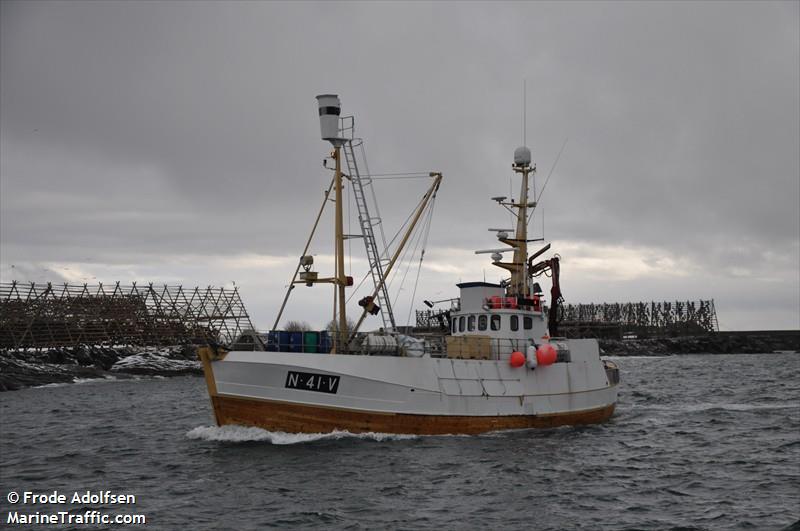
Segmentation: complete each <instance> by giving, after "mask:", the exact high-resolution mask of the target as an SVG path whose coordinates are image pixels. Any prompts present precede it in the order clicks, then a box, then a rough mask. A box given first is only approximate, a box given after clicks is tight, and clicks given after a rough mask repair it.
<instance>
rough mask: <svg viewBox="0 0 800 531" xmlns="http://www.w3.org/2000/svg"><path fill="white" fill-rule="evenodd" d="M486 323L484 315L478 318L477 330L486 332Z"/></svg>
mask: <svg viewBox="0 0 800 531" xmlns="http://www.w3.org/2000/svg"><path fill="white" fill-rule="evenodd" d="M486 321H488V319H487V318H486V316H485V315H479V316H478V330H481V331H483V330H486Z"/></svg>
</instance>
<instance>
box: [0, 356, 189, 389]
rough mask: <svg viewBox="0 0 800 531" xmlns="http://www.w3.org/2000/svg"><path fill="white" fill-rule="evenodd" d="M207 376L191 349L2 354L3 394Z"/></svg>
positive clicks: (0, 378)
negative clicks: (77, 383)
mask: <svg viewBox="0 0 800 531" xmlns="http://www.w3.org/2000/svg"><path fill="white" fill-rule="evenodd" d="M184 374H203V368H202V366H201V364H200V362H199V361H198V360H197V355H196V354H195V350H194V347H193V346H191V345H186V346H174V347H116V348H112V347H89V346H78V347H71V348H56V349H50V350H42V351H38V352H37V351H33V350H27V351H0V391H14V390H17V389H23V388H26V387H36V386H40V385H48V384H58V383H73V382H75V381H81V380H87V379H103V378H106V379H108V378H116V379H123V378H135V377H141V376H179V375H184Z"/></svg>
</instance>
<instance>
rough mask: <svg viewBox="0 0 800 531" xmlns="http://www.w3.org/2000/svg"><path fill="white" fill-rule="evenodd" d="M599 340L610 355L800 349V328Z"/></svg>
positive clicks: (604, 351) (751, 352)
mask: <svg viewBox="0 0 800 531" xmlns="http://www.w3.org/2000/svg"><path fill="white" fill-rule="evenodd" d="M599 342H600V349H601V350H602V353H603V354H605V355H608V356H664V355H677V354H765V353H772V352H782V351H789V352H800V330H763V331H743V332H717V333H714V334H704V335H699V336H686V337H661V338H645V339H625V340H618V339H600V340H599Z"/></svg>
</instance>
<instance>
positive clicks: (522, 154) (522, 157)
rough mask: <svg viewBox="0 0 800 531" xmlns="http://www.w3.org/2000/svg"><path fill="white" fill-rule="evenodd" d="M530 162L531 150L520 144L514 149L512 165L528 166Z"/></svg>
mask: <svg viewBox="0 0 800 531" xmlns="http://www.w3.org/2000/svg"><path fill="white" fill-rule="evenodd" d="M530 163H531V150H530V149H529V148H528V147H526V146H520V147H518V148H517V149H515V150H514V165H515V166H528V165H530Z"/></svg>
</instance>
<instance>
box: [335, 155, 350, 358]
mask: <svg viewBox="0 0 800 531" xmlns="http://www.w3.org/2000/svg"><path fill="white" fill-rule="evenodd" d="M334 146H335V147H334V150H333V158H334V159H335V160H336V175H335V177H334V179H335V180H336V214H335V218H336V229H335V231H336V275H335V276H336V289H337V291H338V293H337V300H338V303H339V328H338V330H337V332H338V333H337V334H336V335H337V336H339V337H338V338H337V340H336V341H335V342H334V352H346V351H347V335H348V332H347V315H346V313H345V296H344V288H345V287H346V286H347V276H346V275H345V270H344V224H343V221H342V218H343V212H344V209H343V208H342V160H341V154H342V147H341V145H336V144H334Z"/></svg>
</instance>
